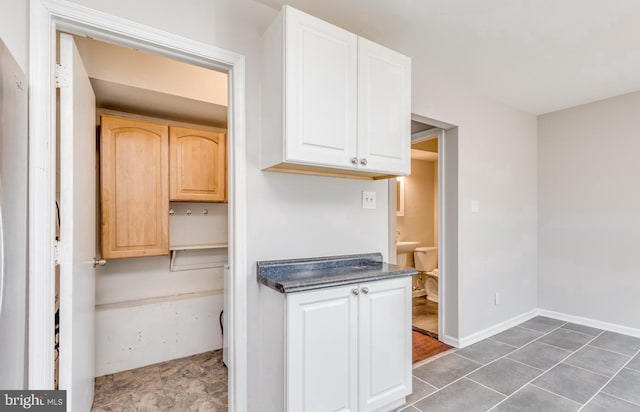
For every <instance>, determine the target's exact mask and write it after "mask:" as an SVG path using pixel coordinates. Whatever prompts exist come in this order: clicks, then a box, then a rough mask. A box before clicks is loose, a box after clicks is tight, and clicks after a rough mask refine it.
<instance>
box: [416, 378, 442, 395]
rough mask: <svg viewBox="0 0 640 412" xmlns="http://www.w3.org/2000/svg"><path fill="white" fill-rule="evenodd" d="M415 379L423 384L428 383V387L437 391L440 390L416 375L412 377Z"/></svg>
mask: <svg viewBox="0 0 640 412" xmlns="http://www.w3.org/2000/svg"><path fill="white" fill-rule="evenodd" d="M412 376H413V377H414V378H416V379H417V380H419V381H420V382H422V383H426V384H427V385H429V386H431V387H432V388H433V389H435V390H436V391H437V390H438V388H437V387H435V386H433V385H432V384H430V383H429V382H427V381H425V380H424V379H421V378H419V377H417V376H416V375H412Z"/></svg>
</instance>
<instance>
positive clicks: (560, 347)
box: [537, 336, 595, 353]
mask: <svg viewBox="0 0 640 412" xmlns="http://www.w3.org/2000/svg"><path fill="white" fill-rule="evenodd" d="M593 338H595V336H594V337H593ZM592 340H593V339H592ZM537 342H538V343H541V344H543V345H546V346H551V347H552V348H556V349H564V350H568V351H569V352H571V353H574V352H577V351H578V350H580V349H582V348H583V346H584V345H583V346H580V347H579V348H578V349H575V350H571V349H567V348H563V347H562V346H557V345H554V344H553V343H547V342H541V341H537ZM589 342H591V341H589Z"/></svg>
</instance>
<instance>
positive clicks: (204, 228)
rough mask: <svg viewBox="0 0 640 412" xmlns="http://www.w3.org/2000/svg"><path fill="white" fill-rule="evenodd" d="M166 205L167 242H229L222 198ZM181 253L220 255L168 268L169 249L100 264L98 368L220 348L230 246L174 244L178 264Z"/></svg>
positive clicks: (129, 365)
mask: <svg viewBox="0 0 640 412" xmlns="http://www.w3.org/2000/svg"><path fill="white" fill-rule="evenodd" d="M171 208H172V209H174V210H175V214H174V215H173V216H171V217H170V218H169V239H170V240H169V244H170V245H189V244H209V243H226V242H227V239H228V236H227V230H228V229H227V220H228V217H227V215H228V213H227V204H225V203H182V202H172V203H171ZM204 209H206V210H207V212H208V214H207V215H204V214H203V213H202V212H203V210H204ZM187 210H191V211H192V214H191V215H188V214H187ZM183 255H186V256H183ZM185 259H186V260H187V262H188V263H191V264H202V263H205V264H206V263H208V262H220V263H219V264H216V265H215V266H214V265H212V266H210V267H203V268H201V269H190V270H179V271H173V272H172V271H170V257H169V256H153V257H138V258H123V259H111V260H109V261H108V262H107V265H105V266H102V267H98V270H97V276H96V363H95V366H96V376H102V375H106V374H109V373H115V372H120V371H123V370H128V369H134V368H138V367H141V366H145V365H150V364H154V363H158V362H163V361H166V360H170V359H176V358H181V357H185V356H189V355H193V354H196V353H202V352H206V351H209V350H215V349H220V348H222V330H221V328H220V326H219V320H218V319H219V315H220V312H221V311H222V307H223V299H222V296H223V293H224V269H223V267H222V265H223V264H224V263H226V262H227V261H228V259H227V249H225V248H223V249H215V250H202V251H194V252H179V254H178V256H177V257H176V260H175V262H176V265H179V264H180V263H181V261H182V260H185ZM204 266H208V265H204Z"/></svg>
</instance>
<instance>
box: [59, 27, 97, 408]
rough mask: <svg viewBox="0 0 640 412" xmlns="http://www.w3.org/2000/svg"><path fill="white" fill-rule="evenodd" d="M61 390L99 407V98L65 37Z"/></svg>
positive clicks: (70, 402) (81, 404) (82, 404)
mask: <svg viewBox="0 0 640 412" xmlns="http://www.w3.org/2000/svg"><path fill="white" fill-rule="evenodd" d="M60 66H61V68H60V70H59V75H58V79H59V82H60V247H59V249H60V259H59V260H60V324H61V325H62V327H61V328H60V386H59V387H60V389H64V390H66V391H67V410H68V411H70V412H76V411H77V412H83V411H88V410H90V409H91V404H92V403H93V387H94V385H93V379H94V376H95V373H94V369H95V368H94V363H95V355H94V350H95V343H94V342H95V322H94V320H95V269H94V267H93V260H94V257H95V251H96V247H95V239H96V232H95V229H96V188H95V182H96V179H95V174H94V172H95V170H96V145H95V131H96V129H95V113H96V108H95V101H96V99H95V95H94V94H93V89H92V88H91V83H90V82H89V76H88V75H87V72H86V70H85V68H84V65H83V64H82V60H81V58H80V54H79V53H78V49H77V48H76V45H75V42H74V41H73V37H72V36H70V35H68V34H64V33H61V34H60Z"/></svg>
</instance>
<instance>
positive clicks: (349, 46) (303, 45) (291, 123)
mask: <svg viewBox="0 0 640 412" xmlns="http://www.w3.org/2000/svg"><path fill="white" fill-rule="evenodd" d="M285 13H286V14H285V35H284V37H285V56H286V57H285V69H284V70H285V74H284V76H285V99H284V100H285V135H286V143H285V159H284V160H285V161H287V162H293V163H299V164H306V165H319V166H331V167H338V168H348V169H353V168H355V167H356V166H355V165H353V164H352V163H351V159H352V158H353V157H355V156H356V155H357V147H356V143H357V129H356V128H357V108H356V105H357V87H358V86H357V71H358V68H357V67H358V66H357V64H358V61H357V45H358V41H357V36H356V35H355V34H353V33H349V32H348V31H346V30H343V29H341V28H339V27H336V26H334V25H332V24H329V23H327V22H325V21H322V20H320V19H318V18H315V17H313V16H310V15H308V14H305V13H303V12H300V11H298V10H295V9H293V8H291V7H286V8H285Z"/></svg>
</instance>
